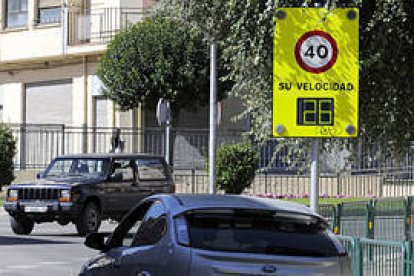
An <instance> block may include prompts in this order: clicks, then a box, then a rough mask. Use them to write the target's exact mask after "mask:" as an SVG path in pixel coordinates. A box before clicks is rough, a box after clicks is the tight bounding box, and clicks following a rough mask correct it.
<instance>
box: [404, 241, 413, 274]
mask: <svg viewBox="0 0 414 276" xmlns="http://www.w3.org/2000/svg"><path fill="white" fill-rule="evenodd" d="M412 250H413V246H412V242H411V241H407V242H405V243H404V250H403V256H402V257H403V273H404V275H405V276H410V275H414V274H413V272H414V271H413V251H412Z"/></svg>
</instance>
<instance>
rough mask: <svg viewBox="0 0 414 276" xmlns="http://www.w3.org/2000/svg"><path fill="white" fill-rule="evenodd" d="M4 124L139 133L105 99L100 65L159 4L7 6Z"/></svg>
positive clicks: (0, 12)
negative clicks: (113, 43)
mask: <svg viewBox="0 0 414 276" xmlns="http://www.w3.org/2000/svg"><path fill="white" fill-rule="evenodd" d="M0 3H1V5H0V120H2V121H3V122H6V123H27V124H65V125H68V126H79V127H81V126H82V127H84V126H98V127H99V126H100V127H114V126H133V125H139V121H140V120H141V118H140V114H139V112H138V110H133V111H130V112H118V111H117V110H116V108H115V106H114V105H113V103H112V102H111V101H108V100H107V99H106V98H104V97H102V95H101V83H100V81H99V79H98V78H97V77H96V69H97V61H98V59H99V57H100V56H101V55H102V53H103V52H104V51H105V49H106V45H107V43H108V41H110V39H111V38H112V37H113V36H114V35H115V34H116V32H117V31H118V30H120V29H122V28H125V27H126V26H128V25H130V24H133V23H135V22H138V21H139V20H141V19H142V17H143V12H144V11H145V9H146V8H147V7H148V6H150V5H151V0H135V1H133V0H89V1H88V0H65V1H62V0H1V2H0Z"/></svg>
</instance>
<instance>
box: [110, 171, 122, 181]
mask: <svg viewBox="0 0 414 276" xmlns="http://www.w3.org/2000/svg"><path fill="white" fill-rule="evenodd" d="M109 180H110V181H112V182H120V181H122V180H123V175H122V173H120V172H119V173H113V174H111V175H110V176H109Z"/></svg>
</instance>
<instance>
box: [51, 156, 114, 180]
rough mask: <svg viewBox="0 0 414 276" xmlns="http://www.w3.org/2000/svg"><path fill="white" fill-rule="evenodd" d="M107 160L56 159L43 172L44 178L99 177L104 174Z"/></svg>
mask: <svg viewBox="0 0 414 276" xmlns="http://www.w3.org/2000/svg"><path fill="white" fill-rule="evenodd" d="M108 164H109V161H108V160H106V159H94V158H67V159H66V158H65V159H56V160H54V161H53V162H52V164H51V165H50V166H49V167H48V169H47V170H46V172H45V173H44V175H43V177H44V178H68V177H83V178H100V177H103V176H105V174H106V171H107V167H108Z"/></svg>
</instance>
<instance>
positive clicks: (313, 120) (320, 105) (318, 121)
mask: <svg viewBox="0 0 414 276" xmlns="http://www.w3.org/2000/svg"><path fill="white" fill-rule="evenodd" d="M297 107H298V108H297V111H298V113H297V124H298V125H299V126H333V124H334V99H333V98H322V99H321V98H298V106H297Z"/></svg>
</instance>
